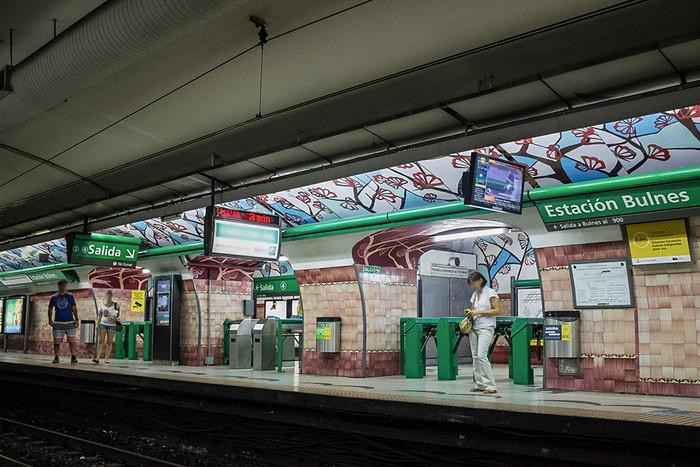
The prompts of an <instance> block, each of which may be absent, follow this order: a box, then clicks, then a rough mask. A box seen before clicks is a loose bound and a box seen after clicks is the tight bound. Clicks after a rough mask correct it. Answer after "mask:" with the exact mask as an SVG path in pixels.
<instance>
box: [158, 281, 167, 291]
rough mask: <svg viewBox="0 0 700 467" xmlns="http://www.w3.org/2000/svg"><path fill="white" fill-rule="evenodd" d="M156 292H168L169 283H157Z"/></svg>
mask: <svg viewBox="0 0 700 467" xmlns="http://www.w3.org/2000/svg"><path fill="white" fill-rule="evenodd" d="M156 289H157V292H170V281H157V282H156Z"/></svg>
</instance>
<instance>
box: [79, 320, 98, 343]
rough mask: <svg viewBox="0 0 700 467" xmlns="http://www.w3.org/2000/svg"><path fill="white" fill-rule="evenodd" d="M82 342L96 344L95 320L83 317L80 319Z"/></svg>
mask: <svg viewBox="0 0 700 467" xmlns="http://www.w3.org/2000/svg"><path fill="white" fill-rule="evenodd" d="M80 343H81V344H94V343H95V320H94V319H83V320H81V321H80Z"/></svg>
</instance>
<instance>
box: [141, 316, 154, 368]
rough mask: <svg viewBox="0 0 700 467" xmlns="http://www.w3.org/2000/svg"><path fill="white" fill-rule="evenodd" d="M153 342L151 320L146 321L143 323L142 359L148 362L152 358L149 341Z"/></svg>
mask: <svg viewBox="0 0 700 467" xmlns="http://www.w3.org/2000/svg"><path fill="white" fill-rule="evenodd" d="M152 342H153V322H152V321H146V322H145V323H143V361H144V362H150V361H151V360H152V353H151V352H152V350H151V343H152Z"/></svg>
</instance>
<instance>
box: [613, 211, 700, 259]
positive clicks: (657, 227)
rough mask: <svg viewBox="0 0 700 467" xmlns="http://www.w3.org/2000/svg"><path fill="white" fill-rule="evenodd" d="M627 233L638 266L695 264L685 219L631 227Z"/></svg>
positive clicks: (627, 227)
mask: <svg viewBox="0 0 700 467" xmlns="http://www.w3.org/2000/svg"><path fill="white" fill-rule="evenodd" d="M626 229H627V242H628V244H629V248H630V256H631V257H632V264H633V265H635V266H639V265H644V264H665V263H689V262H691V261H692V259H691V256H690V244H689V242H688V233H687V232H686V226H685V220H684V219H675V220H670V221H657V222H647V223H644V224H630V225H627V226H626Z"/></svg>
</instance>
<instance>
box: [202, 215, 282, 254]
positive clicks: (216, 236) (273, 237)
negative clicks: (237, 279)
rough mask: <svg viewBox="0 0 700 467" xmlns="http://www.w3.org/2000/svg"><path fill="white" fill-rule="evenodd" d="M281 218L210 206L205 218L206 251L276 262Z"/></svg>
mask: <svg viewBox="0 0 700 467" xmlns="http://www.w3.org/2000/svg"><path fill="white" fill-rule="evenodd" d="M281 237H282V235H281V231H280V225H279V217H277V216H272V215H269V214H259V213H255V212H247V211H238V210H236V209H229V208H224V207H218V206H217V207H213V208H212V207H208V208H207V212H206V216H205V221H204V254H206V255H208V256H230V257H234V258H244V259H259V260H265V261H276V260H277V259H278V258H279V253H280V239H281Z"/></svg>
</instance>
